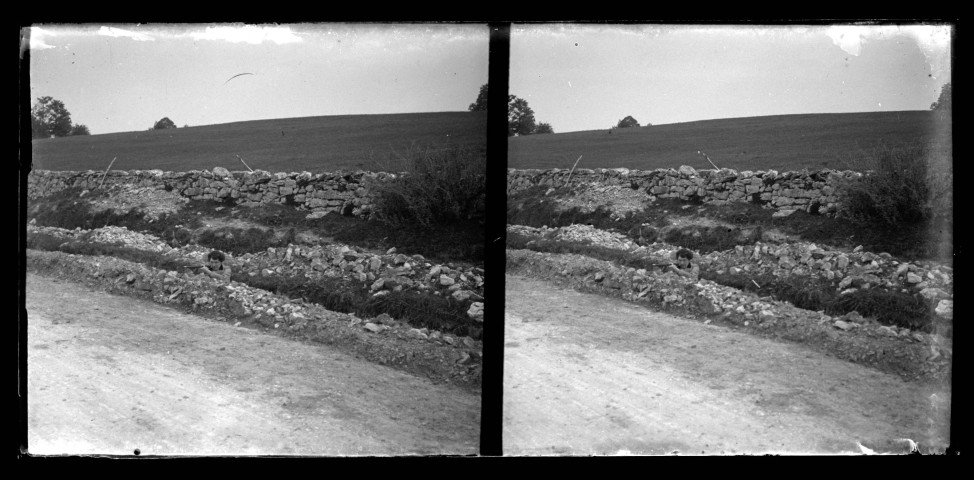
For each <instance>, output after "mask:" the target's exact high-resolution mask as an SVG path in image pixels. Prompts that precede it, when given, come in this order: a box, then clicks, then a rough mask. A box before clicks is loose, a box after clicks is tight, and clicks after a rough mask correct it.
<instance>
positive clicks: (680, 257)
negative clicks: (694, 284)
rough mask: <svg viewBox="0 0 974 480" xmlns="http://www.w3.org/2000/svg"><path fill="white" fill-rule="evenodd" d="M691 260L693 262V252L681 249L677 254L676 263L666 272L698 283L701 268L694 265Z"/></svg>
mask: <svg viewBox="0 0 974 480" xmlns="http://www.w3.org/2000/svg"><path fill="white" fill-rule="evenodd" d="M691 260H693V252H691V251H690V250H687V249H685V248H681V249H680V250H679V251H678V252H676V263H674V264H672V265H670V266H669V267H667V269H666V270H667V271H668V272H673V273H675V274H677V275H680V276H681V277H687V278H689V279H691V280H694V281H696V280H697V279H699V278H700V266H699V265H696V264H694V263H693V262H691Z"/></svg>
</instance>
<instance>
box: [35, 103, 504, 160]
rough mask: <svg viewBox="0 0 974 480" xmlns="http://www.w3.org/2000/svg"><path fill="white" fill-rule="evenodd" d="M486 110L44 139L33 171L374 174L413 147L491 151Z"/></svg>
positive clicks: (39, 142) (38, 142)
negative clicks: (454, 146)
mask: <svg viewBox="0 0 974 480" xmlns="http://www.w3.org/2000/svg"><path fill="white" fill-rule="evenodd" d="M486 131H487V115H486V112H437V113H407V114H386V115H340V116H327V117H302V118H286V119H276V120H255V121H249V122H236V123H226V124H220V125H206V126H199V127H192V126H191V127H188V128H176V129H168V130H152V131H143V132H124V133H111V134H103V135H89V136H78V137H64V138H51V139H40V140H34V141H33V142H31V145H32V148H33V152H32V160H33V168H35V169H44V170H81V171H83V170H89V169H90V170H104V169H105V168H107V167H108V164H109V162H111V161H112V158H115V157H118V159H117V160H116V161H115V164H114V165H112V169H113V170H137V169H138V170H147V169H156V168H158V169H161V170H170V171H188V170H204V169H205V170H209V169H212V168H213V167H225V168H227V169H229V170H246V168H245V167H244V166H243V164H241V163H240V161H239V160H238V159H237V158H236V156H235V155H239V156H240V157H242V158H243V159H244V161H245V162H247V165H249V166H250V168H253V169H263V170H268V171H271V172H300V171H309V172H312V173H319V172H331V171H336V170H346V171H348V170H357V169H366V170H373V169H374V168H373V165H372V162H373V161H384V160H388V159H389V158H395V156H396V155H397V154H399V155H404V154H405V152H406V151H407V150H409V149H410V148H423V149H425V148H427V147H428V146H435V145H447V144H459V145H466V146H474V147H476V148H480V146H483V145H486V142H487V137H486Z"/></svg>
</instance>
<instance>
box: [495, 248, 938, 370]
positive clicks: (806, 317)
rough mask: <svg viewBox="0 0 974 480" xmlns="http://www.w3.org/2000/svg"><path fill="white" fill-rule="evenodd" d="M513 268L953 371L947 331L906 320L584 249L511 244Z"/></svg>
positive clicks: (904, 363)
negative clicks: (873, 317) (784, 297)
mask: <svg viewBox="0 0 974 480" xmlns="http://www.w3.org/2000/svg"><path fill="white" fill-rule="evenodd" d="M507 271H508V272H509V273H517V274H525V275H530V276H535V277H540V278H545V279H548V280H551V281H554V282H556V283H558V284H562V285H567V286H570V287H572V288H576V289H579V290H582V291H590V292H596V293H600V294H604V295H608V296H612V297H618V298H623V299H625V300H629V301H633V302H636V303H644V304H649V305H652V306H653V307H654V308H658V309H662V310H664V311H668V312H671V313H675V314H679V315H689V316H694V315H697V314H705V315H714V314H716V315H718V316H719V318H721V319H723V320H724V321H726V322H729V323H731V324H734V325H736V326H741V327H750V328H752V329H756V330H763V329H765V328H770V327H772V326H776V325H781V326H783V330H781V331H783V332H787V333H786V335H788V336H789V337H788V338H795V339H798V340H801V339H805V338H822V336H823V335H824V336H825V337H826V338H828V341H827V342H825V343H826V344H827V346H828V348H829V351H830V352H831V353H834V354H836V355H837V356H839V357H840V358H847V359H850V360H853V361H860V362H864V363H867V364H873V365H876V366H878V367H880V368H884V369H887V370H889V371H891V372H895V373H898V374H902V375H905V376H908V377H910V378H919V377H922V376H930V377H932V378H943V377H944V376H945V375H948V374H949V369H950V363H949V361H947V360H945V359H944V358H943V357H941V356H940V355H941V354H944V356H949V354H950V347H949V345H947V342H946V341H945V340H943V339H942V338H940V337H939V335H928V334H921V333H919V332H911V331H910V330H909V329H905V328H904V329H901V330H896V329H895V328H893V327H887V328H882V326H881V325H879V324H878V323H876V322H868V321H866V320H865V319H862V317H861V316H858V314H857V315H851V314H850V315H846V316H844V317H842V318H833V317H830V316H829V315H826V314H823V313H820V312H811V311H808V310H803V309H800V308H797V307H795V306H794V305H792V304H790V303H788V302H782V301H778V300H774V299H771V298H770V297H758V296H757V295H755V294H753V293H750V292H746V291H742V290H738V289H736V288H732V287H727V286H724V285H720V284H717V283H714V282H711V281H709V280H698V281H692V280H689V279H687V278H685V277H680V276H678V275H675V274H672V273H659V272H649V271H645V270H641V269H640V270H637V269H634V268H631V267H630V268H627V267H622V266H619V265H616V264H614V263H612V262H608V261H603V260H596V259H593V258H590V257H586V256H583V255H576V254H551V253H541V252H534V251H531V250H511V249H509V250H507ZM596 273H601V275H602V277H603V278H604V279H606V280H609V279H611V280H613V281H615V282H618V283H619V284H621V288H618V289H617V288H609V287H606V286H605V282H606V280H603V281H602V282H596V281H595V280H594V278H595V275H596ZM853 319H858V320H860V321H861V322H864V323H857V322H855V321H853ZM819 327H822V328H821V329H820V328H819ZM829 332H831V333H829ZM792 336H793V337H792ZM861 336H865V337H876V338H880V337H888V338H887V339H886V340H883V341H886V342H889V343H888V344H887V347H884V348H880V349H879V351H877V350H876V349H873V348H872V347H871V346H870V345H874V344H873V343H871V342H863V341H861ZM931 352H934V353H935V355H933V354H931ZM938 358H939V360H938ZM935 360H936V361H935Z"/></svg>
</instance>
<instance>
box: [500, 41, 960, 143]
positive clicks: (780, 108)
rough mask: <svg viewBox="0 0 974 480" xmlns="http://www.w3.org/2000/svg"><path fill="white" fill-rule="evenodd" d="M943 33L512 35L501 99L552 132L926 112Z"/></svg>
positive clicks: (945, 77)
mask: <svg viewBox="0 0 974 480" xmlns="http://www.w3.org/2000/svg"><path fill="white" fill-rule="evenodd" d="M950 34H951V30H950V27H949V26H945V25H928V26H921V25H909V26H900V27H897V26H888V25H887V26H881V25H872V26H848V25H846V26H827V25H822V26H740V25H737V26H734V25H723V26H693V25H684V26H665V25H652V26H647V25H614V26H605V25H601V26H599V25H562V24H544V25H517V24H516V25H514V26H513V27H512V29H511V61H510V93H511V94H512V95H516V96H518V97H520V98H523V99H525V100H527V101H528V105H529V106H530V107H531V108H532V109H533V110H534V114H535V119H536V120H537V121H538V122H546V123H549V124H551V126H552V127H553V128H554V130H555V132H556V133H558V132H569V131H580V130H595V129H607V128H609V127H612V126H614V125H616V124H617V123H618V121H619V120H620V119H622V118H624V117H626V116H627V115H632V116H633V117H634V118H635V119H636V120H638V121H639V122H640V124H641V125H646V124H647V123H651V124H654V125H659V124H667V123H679V122H688V121H695V120H706V119H715V118H734V117H750V116H764V115H780V114H799V113H842V112H875V111H897V110H927V109H929V108H930V104H931V103H933V102H934V101H936V100H937V97H938V95H939V93H940V88H941V86H942V85H943V84H944V83H946V82H949V81H950V55H951V51H950Z"/></svg>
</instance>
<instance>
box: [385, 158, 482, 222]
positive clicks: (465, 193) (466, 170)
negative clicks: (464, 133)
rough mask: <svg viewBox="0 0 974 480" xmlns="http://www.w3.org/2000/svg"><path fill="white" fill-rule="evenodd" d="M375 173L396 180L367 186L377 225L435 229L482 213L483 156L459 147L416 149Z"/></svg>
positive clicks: (386, 164)
mask: <svg viewBox="0 0 974 480" xmlns="http://www.w3.org/2000/svg"><path fill="white" fill-rule="evenodd" d="M374 168H375V170H376V171H385V172H390V173H394V174H395V177H394V178H391V179H387V180H373V181H370V182H369V187H368V188H370V189H371V191H372V198H373V215H374V218H375V219H377V220H379V221H382V222H384V223H387V224H390V225H393V226H406V225H415V224H419V225H422V226H424V227H431V226H433V225H436V224H445V223H452V222H457V221H464V220H468V219H470V218H471V217H476V216H478V215H479V214H482V213H483V209H484V202H485V198H484V195H485V193H486V191H487V189H486V183H485V180H486V176H487V175H486V174H487V157H486V155H485V153H484V152H483V151H477V150H475V149H473V148H470V147H465V146H461V145H450V146H446V147H442V148H428V149H426V150H416V149H412V150H410V151H409V152H407V154H406V155H405V156H401V157H400V158H399V159H397V160H392V161H386V162H379V164H378V165H377V166H376V167H374Z"/></svg>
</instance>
